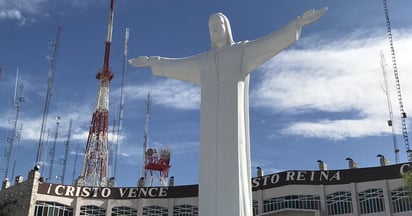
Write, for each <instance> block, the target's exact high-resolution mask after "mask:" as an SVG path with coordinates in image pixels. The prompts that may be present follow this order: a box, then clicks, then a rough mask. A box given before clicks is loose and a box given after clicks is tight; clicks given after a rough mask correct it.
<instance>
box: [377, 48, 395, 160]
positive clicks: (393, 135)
mask: <svg viewBox="0 0 412 216" xmlns="http://www.w3.org/2000/svg"><path fill="white" fill-rule="evenodd" d="M381 68H382V72H383V78H384V82H385V83H384V84H385V86H384V91H385V95H386V99H387V101H388V110H389V120H388V126H389V127H391V128H392V140H393V149H394V151H395V160H396V163H399V148H398V142H397V140H396V131H395V126H394V125H393V110H392V103H391V98H390V94H389V87H388V76H387V73H386V61H385V56H384V55H383V53H382V52H381Z"/></svg>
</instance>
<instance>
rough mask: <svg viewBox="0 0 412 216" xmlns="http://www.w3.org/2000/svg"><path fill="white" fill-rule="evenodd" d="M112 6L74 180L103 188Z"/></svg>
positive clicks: (106, 164)
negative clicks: (96, 89) (80, 161)
mask: <svg viewBox="0 0 412 216" xmlns="http://www.w3.org/2000/svg"><path fill="white" fill-rule="evenodd" d="M113 6H114V0H111V1H110V13H109V24H108V29H107V38H106V47H105V53H104V61H103V68H102V69H101V70H100V72H99V73H97V75H96V79H98V80H99V92H98V94H97V98H96V106H95V108H94V113H93V117H92V121H91V123H90V129H89V137H88V138H87V144H86V152H85V155H84V162H83V169H82V171H81V175H80V178H79V179H78V181H77V184H78V185H85V186H97V187H98V186H101V187H104V186H106V185H107V183H108V171H107V170H108V157H109V155H108V124H109V123H108V121H109V120H108V117H109V87H110V80H112V78H113V73H112V71H111V68H110V67H109V56H110V45H111V43H112V32H113Z"/></svg>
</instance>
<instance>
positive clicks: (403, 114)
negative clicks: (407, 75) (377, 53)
mask: <svg viewBox="0 0 412 216" xmlns="http://www.w3.org/2000/svg"><path fill="white" fill-rule="evenodd" d="M383 8H384V11H385V18H386V30H387V32H388V39H389V45H390V49H391V55H392V65H393V73H394V75H395V83H396V92H397V95H398V101H399V108H400V113H401V122H402V135H403V140H404V142H405V147H406V153H407V155H408V161H412V154H411V153H412V152H411V149H410V148H409V138H408V130H407V128H406V118H407V115H406V112H405V110H404V108H403V103H402V94H401V84H400V81H399V75H398V67H397V65H396V56H395V48H394V46H393V39H392V30H391V22H390V20H389V10H388V4H387V1H386V0H383Z"/></svg>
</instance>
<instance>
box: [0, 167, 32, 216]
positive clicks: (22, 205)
mask: <svg viewBox="0 0 412 216" xmlns="http://www.w3.org/2000/svg"><path fill="white" fill-rule="evenodd" d="M17 178H18V179H19V180H18V181H16V183H15V184H14V185H13V187H9V185H10V184H9V182H3V188H2V190H1V191H0V215H1V216H3V215H4V216H17V215H19V216H25V215H27V216H29V215H30V216H31V215H34V207H35V206H36V194H37V187H38V183H39V178H40V173H39V172H38V171H37V170H31V171H30V172H29V174H28V177H27V180H23V179H22V177H21V176H18V177H16V179H17Z"/></svg>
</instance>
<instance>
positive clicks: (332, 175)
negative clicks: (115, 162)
mask: <svg viewBox="0 0 412 216" xmlns="http://www.w3.org/2000/svg"><path fill="white" fill-rule="evenodd" d="M409 167H410V164H409V163H402V164H396V165H388V166H380V167H370V168H356V169H342V170H316V171H307V170H306V171H305V170H290V171H285V172H280V173H274V174H270V175H262V176H259V177H255V178H253V179H252V187H253V211H254V215H256V216H289V215H293V216H329V215H340V216H352V215H368V216H375V215H382V216H389V215H394V216H406V215H412V199H411V198H410V197H409V196H408V193H410V192H411V191H410V190H408V189H406V188H405V185H404V180H403V179H402V174H403V173H405V172H406V171H407V170H408V169H409ZM197 195H198V186H197V185H185V186H169V187H123V188H122V187H86V186H73V185H61V184H51V183H47V182H42V178H41V177H40V174H39V172H38V171H37V170H31V171H30V172H29V175H28V178H27V180H25V181H23V180H22V177H18V178H17V179H16V183H15V184H14V185H13V186H11V187H10V186H9V182H7V181H5V182H3V188H2V190H1V191H0V215H22V216H24V215H29V216H33V215H34V216H50V215H53V216H72V215H76V216H77V215H88V216H91V215H93V216H106V215H108V216H120V215H121V216H132V215H139V216H141V215H144V216H191V215H198V199H197Z"/></svg>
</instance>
